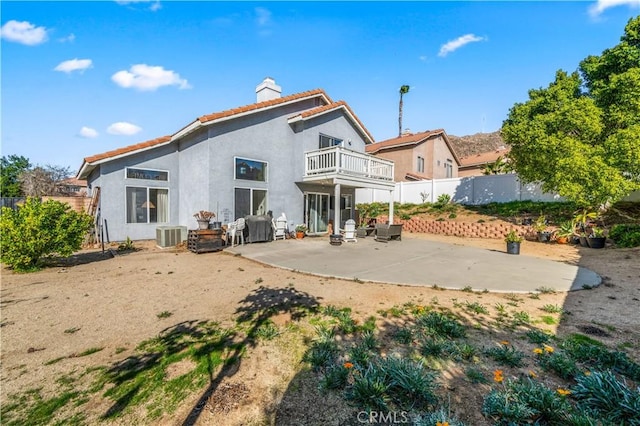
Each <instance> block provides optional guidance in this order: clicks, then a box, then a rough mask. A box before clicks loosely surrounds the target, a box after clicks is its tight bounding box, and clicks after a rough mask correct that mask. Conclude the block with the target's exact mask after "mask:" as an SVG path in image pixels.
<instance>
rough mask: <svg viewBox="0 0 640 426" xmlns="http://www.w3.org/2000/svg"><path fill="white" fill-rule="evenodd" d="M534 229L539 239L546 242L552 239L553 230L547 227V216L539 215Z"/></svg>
mask: <svg viewBox="0 0 640 426" xmlns="http://www.w3.org/2000/svg"><path fill="white" fill-rule="evenodd" d="M533 229H535V230H536V232H537V233H538V241H540V242H541V243H546V242H548V241H549V240H550V239H551V232H549V230H548V229H547V218H546V217H545V216H544V215H540V216H538V219H536V223H534V224H533Z"/></svg>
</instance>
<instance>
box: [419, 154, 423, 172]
mask: <svg viewBox="0 0 640 426" xmlns="http://www.w3.org/2000/svg"><path fill="white" fill-rule="evenodd" d="M418 173H424V157H421V156H419V155H418Z"/></svg>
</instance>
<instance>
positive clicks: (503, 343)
mask: <svg viewBox="0 0 640 426" xmlns="http://www.w3.org/2000/svg"><path fill="white" fill-rule="evenodd" d="M500 344H501V345H505V346H507V345H508V344H509V341H508V340H503V341H502V342H500Z"/></svg>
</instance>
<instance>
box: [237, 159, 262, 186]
mask: <svg viewBox="0 0 640 426" xmlns="http://www.w3.org/2000/svg"><path fill="white" fill-rule="evenodd" d="M234 161H235V178H236V179H243V180H255V181H258V182H266V181H267V163H266V162H264V161H258V160H249V159H247V158H240V157H235V159H234Z"/></svg>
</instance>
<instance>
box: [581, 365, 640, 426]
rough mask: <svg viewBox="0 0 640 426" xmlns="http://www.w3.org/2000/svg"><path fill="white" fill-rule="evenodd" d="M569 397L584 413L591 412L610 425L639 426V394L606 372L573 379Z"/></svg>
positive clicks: (639, 391)
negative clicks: (574, 381) (573, 382)
mask: <svg viewBox="0 0 640 426" xmlns="http://www.w3.org/2000/svg"><path fill="white" fill-rule="evenodd" d="M576 381H577V384H576V386H574V387H573V389H572V394H573V397H574V398H575V399H576V400H577V401H578V404H579V406H580V407H581V408H583V409H584V410H585V411H595V412H597V413H598V415H599V416H600V417H602V418H606V419H607V420H608V422H609V423H610V424H620V425H622V424H625V425H627V424H628V425H632V426H638V425H640V390H633V389H630V388H629V387H628V386H627V384H626V382H625V381H624V380H618V378H617V377H616V376H615V375H614V374H613V373H612V372H610V371H605V372H598V371H596V372H593V373H591V374H590V375H584V376H580V377H577V378H576Z"/></svg>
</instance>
